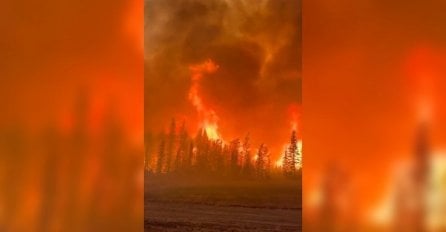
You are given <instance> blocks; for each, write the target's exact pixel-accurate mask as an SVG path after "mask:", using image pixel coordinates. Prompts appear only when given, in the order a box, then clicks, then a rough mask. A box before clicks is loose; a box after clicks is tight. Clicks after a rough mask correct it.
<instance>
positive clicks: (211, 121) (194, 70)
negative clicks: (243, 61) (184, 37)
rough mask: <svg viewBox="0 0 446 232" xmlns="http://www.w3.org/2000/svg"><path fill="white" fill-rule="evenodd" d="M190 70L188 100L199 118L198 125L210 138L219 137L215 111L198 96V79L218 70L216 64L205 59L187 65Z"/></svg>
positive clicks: (215, 138)
mask: <svg viewBox="0 0 446 232" xmlns="http://www.w3.org/2000/svg"><path fill="white" fill-rule="evenodd" d="M189 70H190V72H191V81H192V84H191V87H190V89H189V101H191V103H192V105H193V106H194V107H195V109H196V110H197V113H198V117H199V120H200V127H201V128H204V130H205V131H206V134H207V136H208V137H209V138H210V139H212V140H217V139H220V138H221V136H220V133H219V132H218V120H219V118H218V116H217V114H216V113H215V111H214V110H213V109H212V108H210V107H208V106H206V105H205V104H204V103H203V100H202V98H201V96H200V92H199V90H200V80H201V79H202V78H203V77H204V76H205V74H211V73H214V72H216V71H217V70H218V65H217V64H215V63H214V62H213V61H212V60H210V59H209V60H207V61H205V62H203V63H200V64H196V65H192V66H190V67H189Z"/></svg>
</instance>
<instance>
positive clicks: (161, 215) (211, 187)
mask: <svg viewBox="0 0 446 232" xmlns="http://www.w3.org/2000/svg"><path fill="white" fill-rule="evenodd" d="M146 180H147V181H146V186H145V187H146V192H145V193H146V194H145V220H144V227H145V231H146V232H149V231H150V232H152V231H153V232H164V231H166V232H167V231H169V232H189V231H194V232H195V231H196V232H217V231H233V232H242V231H243V232H244V231H246V232H254V231H256V232H257V231H280V232H282V231H283V232H288V231H290V232H291V231H293V232H294V231H301V226H300V225H301V201H300V183H297V182H296V181H285V180H282V181H273V180H271V181H237V182H234V181H223V180H218V181H215V180H214V181H209V180H194V181H191V180H187V181H186V180H178V179H175V181H174V180H173V179H172V178H146Z"/></svg>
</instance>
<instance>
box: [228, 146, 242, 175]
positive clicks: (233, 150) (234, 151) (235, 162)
mask: <svg viewBox="0 0 446 232" xmlns="http://www.w3.org/2000/svg"><path fill="white" fill-rule="evenodd" d="M239 149H240V139H234V140H233V141H232V142H231V146H230V154H231V160H230V167H231V174H233V175H237V174H239V173H240V166H239V155H240V151H239Z"/></svg>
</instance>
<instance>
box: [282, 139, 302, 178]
mask: <svg viewBox="0 0 446 232" xmlns="http://www.w3.org/2000/svg"><path fill="white" fill-rule="evenodd" d="M297 152H298V149H297V137H296V131H295V130H293V131H292V132H291V138H290V144H289V145H288V148H287V149H286V151H285V154H284V159H283V172H284V175H285V176H287V177H292V176H295V175H296V160H297V157H298V154H297Z"/></svg>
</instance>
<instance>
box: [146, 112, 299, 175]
mask: <svg viewBox="0 0 446 232" xmlns="http://www.w3.org/2000/svg"><path fill="white" fill-rule="evenodd" d="M153 145H154V147H155V149H152V151H151V152H152V154H153V155H154V157H152V158H153V159H150V158H149V157H150V156H149V154H148V153H149V152H148V151H146V164H145V169H146V171H147V172H149V173H151V174H156V175H163V174H170V173H180V174H192V175H214V176H215V175H217V176H232V177H250V178H260V179H264V178H270V176H271V173H272V172H273V171H277V170H279V171H281V172H282V173H283V175H284V176H286V177H290V178H291V177H295V176H297V175H298V173H299V170H300V168H299V166H300V164H301V152H300V150H299V148H298V140H297V135H296V131H292V133H291V136H290V141H289V144H288V145H287V148H286V149H285V151H284V154H282V159H281V165H280V167H276V166H275V162H273V161H272V160H271V153H270V151H269V149H268V146H267V145H266V144H265V143H262V144H260V145H259V146H258V147H257V149H253V147H252V145H251V141H250V135H249V134H248V135H246V136H245V137H244V138H243V139H239V138H236V139H233V140H230V141H229V142H227V143H225V142H223V140H221V139H217V140H213V139H211V138H209V136H208V134H207V133H206V130H205V129H200V130H199V132H198V133H197V135H196V136H195V137H192V136H190V134H189V133H188V131H187V129H186V124H185V122H184V121H183V122H182V124H181V125H180V126H179V128H178V130H177V122H176V121H175V119H172V121H171V123H170V126H169V129H168V131H167V133H161V134H160V135H159V138H158V143H157V144H153Z"/></svg>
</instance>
